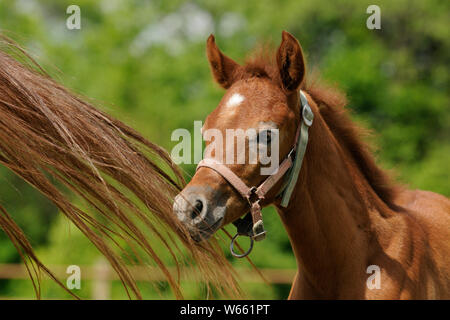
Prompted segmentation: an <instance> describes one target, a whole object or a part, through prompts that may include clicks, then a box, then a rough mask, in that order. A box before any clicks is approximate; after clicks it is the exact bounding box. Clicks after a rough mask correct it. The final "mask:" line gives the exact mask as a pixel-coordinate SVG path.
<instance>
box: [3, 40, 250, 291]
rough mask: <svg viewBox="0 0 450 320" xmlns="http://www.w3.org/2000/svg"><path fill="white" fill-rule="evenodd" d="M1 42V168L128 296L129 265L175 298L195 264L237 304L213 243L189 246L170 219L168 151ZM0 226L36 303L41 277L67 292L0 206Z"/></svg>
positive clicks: (172, 187)
mask: <svg viewBox="0 0 450 320" xmlns="http://www.w3.org/2000/svg"><path fill="white" fill-rule="evenodd" d="M1 42H2V44H3V46H2V50H0V163H1V164H3V165H4V166H6V167H7V168H9V169H10V170H11V171H13V172H14V173H15V174H16V175H18V176H19V177H21V178H22V179H23V180H25V181H27V182H28V183H29V184H30V185H32V186H33V187H34V188H35V189H37V190H38V191H39V192H40V193H42V194H43V195H44V196H45V197H47V198H48V199H50V200H51V201H52V202H53V203H54V204H55V205H56V206H57V207H58V209H59V210H60V211H61V212H62V213H63V214H64V215H65V216H66V217H67V218H68V219H69V220H70V221H71V222H72V223H73V224H74V225H75V226H76V227H77V228H78V229H79V230H80V231H81V232H82V233H83V234H84V235H85V236H86V237H87V238H89V240H90V241H91V242H92V243H93V244H94V245H95V247H96V248H97V249H98V250H99V251H100V252H101V254H103V255H104V256H105V257H106V258H107V260H108V261H109V263H110V265H111V266H112V268H113V269H114V270H115V272H116V273H117V275H118V276H119V278H120V280H121V282H122V283H123V285H124V288H125V290H126V293H127V294H128V297H129V298H138V299H140V298H142V296H141V293H140V289H139V287H138V285H137V283H136V281H135V280H134V278H133V275H132V274H131V272H130V270H129V268H128V266H129V265H130V264H150V263H151V264H154V265H156V266H157V267H158V268H159V269H160V270H161V271H162V272H163V274H164V275H165V278H166V279H167V282H168V283H169V285H170V287H171V288H172V291H173V293H174V295H175V297H176V298H183V292H182V288H181V285H180V279H181V277H180V273H181V269H182V267H183V268H184V267H186V266H191V267H192V266H194V265H195V268H196V269H198V270H200V271H199V272H198V274H199V275H200V277H201V281H204V282H205V283H206V284H208V289H209V288H210V287H209V286H211V287H213V288H214V289H216V290H219V292H221V293H223V294H224V295H226V296H230V297H240V296H241V294H242V291H241V290H240V288H239V285H238V282H237V280H236V273H235V271H234V270H233V269H232V268H231V265H230V263H229V262H228V261H227V260H226V258H225V256H224V255H223V252H222V250H221V248H220V246H219V243H218V241H217V240H215V239H212V240H210V241H208V242H204V243H200V244H197V243H194V242H193V241H192V240H191V238H190V237H189V235H188V233H187V231H186V230H185V228H184V227H183V226H182V225H181V224H180V222H179V221H178V220H177V219H176V217H175V216H174V215H173V214H172V203H173V198H174V196H175V195H176V194H177V193H178V192H179V191H180V190H181V189H182V187H183V185H184V183H185V182H184V179H183V176H182V174H181V173H180V171H179V169H178V168H177V167H176V166H175V165H174V163H173V162H172V161H171V159H170V157H169V156H168V154H167V152H166V151H165V150H163V149H162V148H160V147H158V146H157V145H155V144H153V143H151V142H149V141H148V140H146V139H145V138H143V137H142V136H141V135H140V134H139V133H138V132H136V131H135V130H133V129H132V128H130V127H128V126H127V125H125V124H123V123H122V122H120V121H118V120H116V119H114V118H112V117H110V116H108V115H107V114H105V113H103V112H102V111H100V110H98V109H96V108H95V107H93V106H92V105H91V104H90V103H88V102H86V101H85V100H83V99H82V98H81V97H79V96H77V95H75V94H73V93H71V92H70V91H69V90H68V89H66V88H65V87H63V86H62V85H60V84H59V83H57V82H56V81H54V80H53V79H51V78H50V76H48V75H47V74H46V73H45V72H44V71H43V69H42V68H41V67H40V66H39V65H38V64H37V63H36V62H35V61H34V60H33V59H32V58H31V57H30V56H29V55H27V53H26V52H25V51H24V50H22V49H21V48H20V47H19V46H18V45H17V44H15V43H14V42H12V41H11V40H9V39H8V38H6V37H4V36H2V37H1ZM7 52H8V53H7ZM13 56H14V58H13ZM18 59H20V60H21V61H25V62H22V63H21V62H18ZM75 203H77V204H78V203H83V204H82V205H76V204H75ZM0 228H1V229H3V231H4V232H5V233H6V235H7V236H8V237H9V238H10V240H11V241H12V243H13V244H14V246H15V247H16V249H17V250H18V252H19V254H20V255H21V257H22V259H23V261H24V263H25V266H26V268H27V271H28V273H29V275H30V277H31V279H32V282H33V286H34V289H35V292H36V295H37V297H38V298H40V296H41V289H40V281H39V279H40V274H41V273H42V271H43V272H44V273H46V274H47V275H48V276H50V277H51V278H52V279H54V280H55V281H56V282H57V283H58V284H59V285H60V286H61V287H63V288H65V286H64V284H62V283H61V282H60V281H59V280H58V279H57V278H56V277H55V275H54V274H53V273H52V272H51V270H49V269H48V268H47V267H46V266H45V265H44V264H43V263H42V262H41V261H40V260H39V259H38V257H37V256H36V255H35V253H34V251H33V248H32V246H31V245H30V242H29V241H28V239H27V237H26V235H25V234H24V233H23V231H22V230H21V228H20V227H19V226H18V225H17V224H16V223H15V222H14V220H13V219H12V217H11V215H10V214H9V213H8V212H7V211H6V210H5V208H4V207H2V206H1V205H0ZM156 242H158V243H161V244H162V245H163V247H164V248H165V250H167V251H168V252H169V254H170V256H171V259H172V261H173V265H175V266H176V268H175V269H176V270H178V272H175V274H174V272H171V271H170V268H169V267H168V266H167V265H166V264H167V262H164V261H163V260H162V259H161V258H160V257H159V256H160V255H159V254H158V252H157V250H156V249H155V245H154V243H156ZM65 289H66V288H65ZM66 291H67V292H68V293H69V294H71V295H72V296H74V297H76V298H78V297H77V296H76V295H75V294H74V293H72V292H71V291H70V290H68V289H66Z"/></svg>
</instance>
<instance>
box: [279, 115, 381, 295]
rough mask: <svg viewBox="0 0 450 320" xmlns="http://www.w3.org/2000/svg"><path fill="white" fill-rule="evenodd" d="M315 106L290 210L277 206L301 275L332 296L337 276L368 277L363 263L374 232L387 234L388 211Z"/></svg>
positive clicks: (318, 289)
mask: <svg viewBox="0 0 450 320" xmlns="http://www.w3.org/2000/svg"><path fill="white" fill-rule="evenodd" d="M313 108H314V109H315V112H314V113H315V114H316V117H315V119H314V124H313V125H312V127H311V128H310V142H309V144H308V147H307V151H306V155H305V160H304V163H303V166H302V170H301V172H300V177H299V179H298V181H299V182H298V183H297V186H296V188H295V190H294V193H293V195H292V198H291V202H290V204H289V206H288V208H282V207H280V206H277V209H278V211H279V214H280V217H281V219H282V221H283V224H284V226H285V228H286V230H287V233H288V236H289V238H290V241H291V245H292V249H293V252H294V254H295V257H296V259H297V264H298V266H299V269H300V270H301V272H300V273H301V275H302V277H306V278H307V282H308V283H309V284H311V285H313V286H314V287H315V288H316V289H317V292H318V293H322V294H323V295H326V296H330V295H332V294H333V292H330V291H333V290H336V289H337V288H333V286H337V285H339V281H337V280H338V278H339V277H345V276H346V274H347V275H351V277H352V278H353V279H355V276H357V275H358V274H359V275H360V276H361V277H367V274H366V273H365V272H366V268H367V261H368V258H369V256H370V255H371V254H373V250H375V249H374V248H372V246H371V245H370V243H371V242H372V241H373V239H377V234H376V233H377V230H379V229H382V230H383V232H384V233H385V234H386V229H389V228H387V226H386V225H385V224H386V220H385V219H384V218H383V217H384V216H387V215H389V212H386V211H389V209H388V208H387V206H385V205H383V203H380V201H379V199H378V198H377V196H376V194H375V193H374V192H373V191H372V190H371V188H370V186H368V184H367V182H366V181H365V179H364V178H363V176H362V175H361V174H360V172H359V171H358V169H357V168H356V166H354V165H352V159H350V158H349V157H348V153H347V151H346V150H344V149H342V148H341V146H340V145H339V144H338V142H337V140H336V138H335V137H334V136H333V134H332V133H331V132H330V130H329V128H328V126H327V125H326V123H325V122H324V120H323V119H322V118H321V116H320V115H319V112H318V109H317V107H315V106H314V107H313ZM367 199H374V200H373V201H370V200H367ZM375 247H377V248H379V246H375Z"/></svg>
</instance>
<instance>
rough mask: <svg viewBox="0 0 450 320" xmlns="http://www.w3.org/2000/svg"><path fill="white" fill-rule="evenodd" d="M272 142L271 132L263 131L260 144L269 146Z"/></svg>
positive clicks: (259, 136) (259, 137)
mask: <svg viewBox="0 0 450 320" xmlns="http://www.w3.org/2000/svg"><path fill="white" fill-rule="evenodd" d="M271 140H272V131H271V130H263V131H261V132H260V133H259V135H258V143H264V144H269V143H270V141H271Z"/></svg>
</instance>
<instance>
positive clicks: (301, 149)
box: [197, 90, 314, 258]
mask: <svg viewBox="0 0 450 320" xmlns="http://www.w3.org/2000/svg"><path fill="white" fill-rule="evenodd" d="M300 105H301V109H300V111H301V114H302V116H301V120H300V125H299V126H298V127H297V133H296V137H295V142H294V145H293V147H292V149H291V150H290V151H289V153H288V155H287V156H286V158H285V159H284V160H283V162H281V164H280V166H279V167H278V170H277V171H276V173H274V174H272V175H270V176H269V177H267V179H266V180H264V181H263V182H262V183H261V184H260V185H259V186H258V187H256V186H253V187H248V186H247V185H246V184H245V183H244V182H243V181H242V180H241V178H239V177H238V176H237V175H236V174H235V173H234V172H233V171H231V170H230V168H228V167H227V166H226V165H224V164H223V163H220V162H219V161H217V160H215V159H211V158H207V159H203V160H202V161H200V162H199V164H198V166H197V170H198V169H199V168H201V167H206V168H210V169H212V170H214V171H216V172H217V173H218V174H220V175H221V176H222V177H223V178H224V179H225V180H227V181H228V183H230V184H231V186H232V187H233V188H234V189H236V191H238V192H239V194H240V195H241V196H242V197H243V198H244V199H246V200H247V202H248V204H249V205H250V212H249V213H248V214H247V215H246V216H245V217H244V218H242V219H238V220H236V221H235V222H233V224H234V225H235V226H236V228H237V233H236V234H235V235H234V237H233V238H232V239H231V244H230V251H231V254H232V255H233V256H235V257H238V258H243V257H245V256H247V255H248V254H249V253H250V252H251V251H252V249H253V241H261V240H263V239H265V237H266V231H265V230H264V224H263V221H262V214H261V206H260V204H259V203H260V201H261V200H263V199H264V197H265V195H266V194H267V193H268V192H269V191H270V190H271V189H272V188H273V186H275V185H276V184H277V182H278V181H280V179H281V178H283V177H284V176H285V174H286V173H287V172H288V171H289V170H290V171H289V175H288V179H287V183H286V184H285V185H284V186H283V187H282V188H281V190H280V192H279V195H280V194H281V193H283V196H282V199H281V206H282V207H287V206H288V204H289V200H290V198H291V195H292V192H293V191H294V188H295V185H296V184H297V179H298V175H299V173H300V169H301V167H302V162H303V158H304V155H305V151H306V146H307V144H308V129H309V127H310V126H311V125H312V122H313V119H314V114H313V113H312V111H311V107H310V106H309V104H308V100H307V99H306V96H305V95H304V93H303V92H302V91H301V90H300ZM294 153H295V155H294ZM238 236H247V237H249V238H250V248H249V249H248V250H247V251H246V252H245V253H243V254H238V253H236V252H235V251H234V242H235V241H236V239H237V237H238Z"/></svg>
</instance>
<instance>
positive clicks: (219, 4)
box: [0, 0, 450, 298]
mask: <svg viewBox="0 0 450 320" xmlns="http://www.w3.org/2000/svg"><path fill="white" fill-rule="evenodd" d="M74 3H75V4H78V5H79V6H80V8H81V17H82V27H81V30H68V29H67V28H66V24H65V19H66V18H67V17H68V15H67V14H66V13H65V12H66V8H67V6H68V5H70V4H74ZM370 4H371V2H370V1H357V0H352V1H339V2H337V1H334V2H329V1H325V0H315V1H295V0H289V1H284V2H282V3H280V2H278V1H268V0H251V1H238V2H235V3H233V4H231V3H230V2H229V1H225V0H218V1H191V2H183V1H170V2H169V1H151V2H150V1H138V0H134V1H118V0H114V1H113V0H102V1H88V0H83V1H81V0H78V1H54V0H53V1H51V0H42V1H39V2H38V1H31V0H21V1H6V2H5V1H2V2H0V28H1V29H3V30H4V32H5V33H6V34H7V35H9V36H11V37H12V38H13V39H15V40H16V41H18V42H19V43H20V44H22V45H23V46H24V47H26V48H28V49H29V51H30V52H31V54H32V55H33V56H35V57H36V58H37V60H38V61H39V62H40V63H41V64H43V65H44V67H45V68H46V70H48V71H49V72H50V73H51V74H52V75H53V76H54V77H56V78H57V79H59V80H60V81H62V82H63V83H64V84H65V85H66V86H68V87H70V88H73V89H74V90H75V91H76V92H79V93H81V94H83V95H85V96H88V97H91V98H92V99H93V101H94V104H97V105H103V109H104V110H106V111H108V112H109V113H111V114H112V115H114V116H115V117H118V118H119V119H121V120H123V121H125V122H127V123H128V124H130V125H131V126H133V127H135V128H136V129H137V130H139V131H140V132H142V133H143V134H144V135H145V136H146V137H148V138H149V140H151V141H152V142H155V143H157V144H159V145H161V146H164V147H165V148H167V149H169V150H170V148H172V147H173V146H174V145H175V142H171V141H170V134H171V132H172V131H173V130H174V129H176V128H187V129H189V130H192V128H193V121H194V120H203V119H204V118H205V116H206V115H207V114H208V113H209V112H210V111H212V110H213V108H214V107H215V106H216V105H217V103H218V101H219V99H220V97H221V95H222V91H221V90H220V89H219V88H218V87H217V86H215V85H214V84H213V83H212V80H211V79H210V73H209V69H208V65H207V62H206V59H205V53H204V50H205V40H206V37H207V35H208V34H209V33H212V32H214V33H215V35H216V38H217V41H218V43H219V45H220V47H221V48H222V49H223V50H224V51H225V52H226V53H227V54H228V55H230V56H231V57H233V58H235V59H236V60H238V61H243V58H244V57H245V55H246V54H247V53H248V51H249V50H251V49H252V48H253V47H254V46H255V45H256V44H257V43H259V42H261V41H265V40H270V41H271V42H272V43H273V44H274V45H276V44H278V43H279V41H280V36H281V30H288V31H289V32H291V33H293V34H294V35H295V36H296V37H297V38H298V39H299V40H300V42H301V44H302V47H303V49H304V51H305V53H306V55H307V61H308V66H309V68H310V69H313V68H317V69H319V70H321V71H322V78H324V79H326V80H328V81H329V82H332V83H337V84H338V85H339V87H340V88H342V89H343V90H344V91H345V92H346V93H347V94H348V97H349V101H350V104H349V107H350V108H352V109H353V110H354V111H355V114H356V119H357V120H358V121H361V122H363V123H364V124H365V125H366V126H368V127H369V128H371V129H373V131H374V132H375V133H376V135H375V137H376V138H375V140H376V144H377V145H378V146H379V151H378V155H379V158H380V161H381V163H382V164H383V165H384V166H385V167H387V168H390V169H394V171H396V173H397V174H398V179H399V180H400V181H401V182H402V183H407V184H409V185H410V186H411V187H412V188H420V189H427V190H431V191H435V192H439V193H442V194H444V195H447V196H449V195H450V184H449V180H450V139H449V138H450V113H449V88H448V84H449V75H448V69H449V56H448V53H449V52H450V51H449V44H450V41H449V39H450V37H449V31H448V30H449V29H448V13H449V5H448V2H446V1H405V0H402V1H381V2H380V1H379V3H378V5H379V6H380V8H381V30H368V29H367V28H366V19H367V17H368V14H366V8H367V7H368V5H370ZM59 70H60V71H59ZM184 168H185V170H186V171H187V173H188V174H193V172H194V168H195V167H194V166H185V167H184ZM0 179H1V182H2V183H1V184H0V202H1V203H2V204H3V205H5V207H6V208H7V209H8V210H9V212H10V213H11V214H12V215H13V216H14V218H15V219H16V221H17V222H18V223H19V224H20V225H21V226H22V227H23V229H24V230H25V232H26V233H27V234H28V235H29V236H30V238H31V241H32V244H33V245H35V246H36V247H37V248H38V252H39V253H40V256H41V257H42V258H43V260H44V262H46V263H50V264H63V265H69V264H80V265H81V264H92V263H95V261H97V259H98V253H97V252H96V251H95V249H94V248H93V247H92V245H90V243H89V242H88V240H86V239H85V238H84V237H83V236H82V235H81V234H79V232H78V231H77V230H75V229H74V227H73V226H72V227H70V226H69V223H68V222H67V221H66V220H65V219H62V218H59V219H57V218H56V216H57V215H56V209H55V208H54V207H53V206H52V205H51V204H49V203H48V201H46V200H45V199H44V198H43V197H42V196H41V195H39V194H38V193H37V192H36V191H34V190H33V189H32V188H30V187H28V186H27V185H26V184H25V183H24V182H22V181H20V179H18V178H16V177H15V176H14V175H13V174H11V173H10V172H7V171H6V170H5V169H4V168H0ZM264 217H265V224H266V228H267V229H268V230H269V236H268V240H266V241H264V243H258V244H257V245H256V248H255V250H254V252H253V253H252V259H253V261H254V262H255V264H256V265H257V266H258V267H260V268H264V267H273V268H295V259H294V257H293V256H292V253H291V250H290V247H289V241H288V239H287V236H286V234H285V232H284V229H283V226H282V224H281V222H280V220H279V219H278V217H277V215H276V212H275V210H274V209H273V208H266V209H265V211H264ZM69 229H70V231H69ZM227 245H228V244H227V243H225V242H224V248H225V250H226V247H227ZM17 261H19V257H18V255H17V254H16V253H15V250H14V247H13V246H12V245H11V244H10V243H9V242H8V240H7V238H6V237H5V235H4V234H3V233H0V263H7V262H17ZM232 262H233V264H235V265H236V266H238V267H248V264H247V263H246V262H244V261H240V260H239V261H237V260H235V259H234V260H232ZM148 286H149V285H148V284H143V287H145V288H146V289H143V290H144V292H145V297H148V298H158V297H159V296H158V295H157V293H156V292H155V290H154V289H152V288H149V289H147V287H148ZM186 288H187V292H188V294H189V297H192V298H204V297H205V293H204V290H203V289H202V288H201V287H200V286H198V285H193V284H186ZM244 289H245V290H247V292H249V295H250V296H251V297H254V298H285V297H286V295H287V292H288V290H289V288H288V287H286V286H273V287H270V288H268V287H267V286H266V285H260V284H246V285H245V286H244ZM79 294H80V295H81V296H83V297H86V298H89V297H90V284H87V285H86V287H83V289H82V291H81V292H80V293H79ZM0 296H21V297H28V298H32V297H33V291H32V287H31V283H30V282H26V281H4V280H2V281H0ZM112 296H113V297H114V298H125V297H126V296H125V294H124V292H123V290H122V289H121V287H120V284H118V283H114V285H113V288H112ZM44 297H65V294H64V292H62V290H60V289H58V288H57V287H56V286H55V285H54V284H51V283H50V282H45V283H44ZM162 297H171V296H170V294H167V295H166V294H163V296H162Z"/></svg>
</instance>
